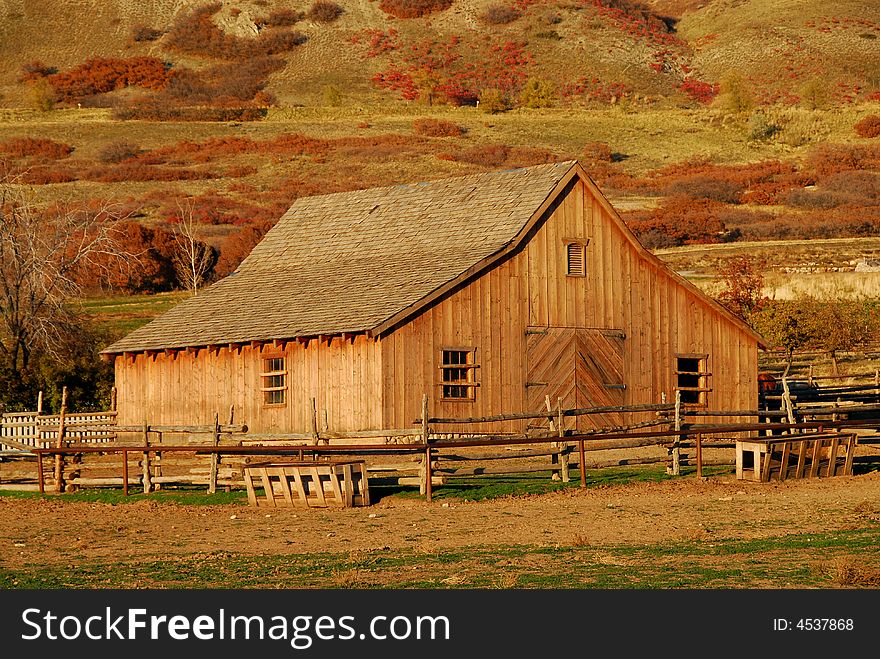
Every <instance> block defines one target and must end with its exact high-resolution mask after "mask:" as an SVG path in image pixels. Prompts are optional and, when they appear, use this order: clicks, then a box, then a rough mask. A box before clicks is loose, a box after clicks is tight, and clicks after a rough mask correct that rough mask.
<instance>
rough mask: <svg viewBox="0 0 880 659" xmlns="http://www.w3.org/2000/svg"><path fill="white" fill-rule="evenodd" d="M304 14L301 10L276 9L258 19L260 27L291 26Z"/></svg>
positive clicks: (256, 21) (257, 22)
mask: <svg viewBox="0 0 880 659" xmlns="http://www.w3.org/2000/svg"><path fill="white" fill-rule="evenodd" d="M303 17H304V15H303V13H302V12H301V11H294V10H293V9H275V10H273V11H272V12H271V13H270V14H269V15H268V16H263V17H262V18H258V19H256V20H255V21H254V22H255V23H256V25H257V27H258V28H264V27H289V26H291V25H293V24H295V23H299V22H300V21H301V20H302V19H303Z"/></svg>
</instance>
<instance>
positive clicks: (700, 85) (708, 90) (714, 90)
mask: <svg viewBox="0 0 880 659" xmlns="http://www.w3.org/2000/svg"><path fill="white" fill-rule="evenodd" d="M679 89H680V90H681V91H683V92H684V93H685V94H687V95H688V96H690V97H691V98H692V99H693V100H695V101H697V102H698V103H702V104H703V105H708V104H709V103H711V102H712V101H713V100H715V97H716V96H718V91H719V90H720V85H719V84H718V83H717V82H716V83H714V84H713V83H709V82H703V81H702V80H694V79H693V78H687V79H686V80H685V81H684V82H682V83H681V86H680V87H679Z"/></svg>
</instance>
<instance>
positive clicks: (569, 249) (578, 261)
mask: <svg viewBox="0 0 880 659" xmlns="http://www.w3.org/2000/svg"><path fill="white" fill-rule="evenodd" d="M565 274H567V275H568V276H569V277H585V276H586V274H587V244H586V243H583V242H570V243H566V245H565Z"/></svg>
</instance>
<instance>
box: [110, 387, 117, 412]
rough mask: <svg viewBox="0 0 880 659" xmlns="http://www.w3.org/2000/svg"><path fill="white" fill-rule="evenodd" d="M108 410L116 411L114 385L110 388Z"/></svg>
mask: <svg viewBox="0 0 880 659" xmlns="http://www.w3.org/2000/svg"><path fill="white" fill-rule="evenodd" d="M110 411H111V412H115V411H116V387H111V388H110Z"/></svg>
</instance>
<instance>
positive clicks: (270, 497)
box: [257, 467, 275, 508]
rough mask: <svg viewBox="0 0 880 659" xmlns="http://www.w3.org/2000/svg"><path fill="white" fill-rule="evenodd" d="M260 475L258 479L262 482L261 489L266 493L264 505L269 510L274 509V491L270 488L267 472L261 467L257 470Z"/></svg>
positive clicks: (270, 482)
mask: <svg viewBox="0 0 880 659" xmlns="http://www.w3.org/2000/svg"><path fill="white" fill-rule="evenodd" d="M257 471H258V473H259V474H260V478H262V480H263V489H264V490H265V491H266V505H268V506H269V507H270V508H274V507H275V490H274V488H273V487H272V481H271V479H270V477H269V470H268V469H266V468H265V467H262V468H260V469H258V470H257Z"/></svg>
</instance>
